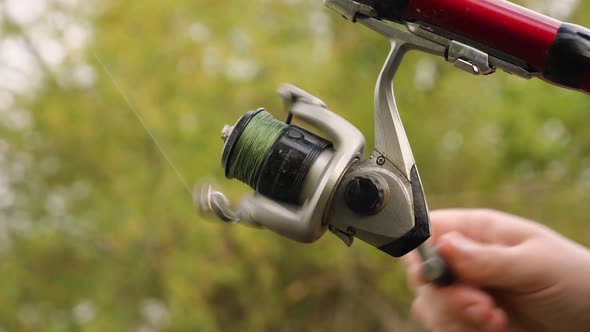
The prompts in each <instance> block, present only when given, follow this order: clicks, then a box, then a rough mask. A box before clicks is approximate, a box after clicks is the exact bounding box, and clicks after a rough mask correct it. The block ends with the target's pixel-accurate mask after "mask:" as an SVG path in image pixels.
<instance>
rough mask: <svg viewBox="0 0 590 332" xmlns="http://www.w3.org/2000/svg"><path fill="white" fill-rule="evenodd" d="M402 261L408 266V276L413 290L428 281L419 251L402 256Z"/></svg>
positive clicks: (409, 284) (409, 285)
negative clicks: (425, 277)
mask: <svg viewBox="0 0 590 332" xmlns="http://www.w3.org/2000/svg"><path fill="white" fill-rule="evenodd" d="M402 262H403V264H404V267H405V268H406V272H407V276H408V287H410V289H412V290H416V289H417V288H418V287H420V286H422V285H425V284H426V283H427V281H426V280H424V273H423V265H422V258H421V257H420V255H419V254H418V253H417V252H410V253H409V254H407V255H405V256H404V257H402Z"/></svg>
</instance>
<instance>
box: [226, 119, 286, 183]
mask: <svg viewBox="0 0 590 332" xmlns="http://www.w3.org/2000/svg"><path fill="white" fill-rule="evenodd" d="M287 127H288V126H287V124H286V123H284V122H281V121H279V120H277V119H275V118H273V116H272V115H270V114H269V113H268V112H265V111H262V112H260V113H258V114H256V116H254V117H253V118H252V119H251V120H250V122H249V123H248V125H247V126H246V128H244V131H243V132H242V134H241V135H240V138H239V139H238V141H237V142H236V145H235V147H234V151H233V152H232V156H231V160H230V168H229V173H228V175H229V177H230V178H236V179H238V180H240V181H242V182H244V183H246V184H248V185H249V186H250V187H252V188H256V183H257V181H258V174H259V173H260V169H261V168H262V166H263V163H264V160H265V159H266V157H267V155H268V153H269V152H270V150H271V148H272V146H273V144H274V143H275V142H276V141H277V139H279V137H280V136H281V135H282V134H283V132H284V131H285V129H287Z"/></svg>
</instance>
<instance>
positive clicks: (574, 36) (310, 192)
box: [193, 0, 590, 286]
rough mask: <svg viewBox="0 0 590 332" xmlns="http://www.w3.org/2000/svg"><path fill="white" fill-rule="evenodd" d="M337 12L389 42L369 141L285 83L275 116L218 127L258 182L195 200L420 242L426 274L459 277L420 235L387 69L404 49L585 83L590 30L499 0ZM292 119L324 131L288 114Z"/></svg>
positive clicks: (578, 85)
mask: <svg viewBox="0 0 590 332" xmlns="http://www.w3.org/2000/svg"><path fill="white" fill-rule="evenodd" d="M324 4H325V5H326V6H327V7H328V8H330V9H332V10H334V11H336V12H337V13H339V14H340V15H342V16H343V17H344V18H346V19H348V20H350V21H352V22H358V23H360V24H362V25H364V26H366V27H368V28H370V29H371V30H374V31H376V32H378V33H379V34H381V35H383V36H384V37H385V38H387V39H388V40H389V41H390V43H391V51H390V53H389V56H388V57H387V59H386V61H385V64H384V66H383V69H382V70H381V73H380V75H379V77H378V80H377V85H376V89H375V100H374V118H375V119H374V121H375V127H374V135H375V145H374V148H373V151H372V153H371V154H370V156H369V158H368V159H363V151H364V149H365V138H364V136H363V134H362V133H361V132H360V131H359V130H358V129H357V128H356V127H355V126H354V125H352V124H351V123H349V122H348V121H346V120H345V119H344V118H342V117H340V116H339V115H337V114H336V113H334V112H332V111H330V110H328V108H327V106H326V104H325V103H324V102H322V101H321V100H320V99H319V98H317V97H315V96H313V95H311V94H309V93H307V92H305V91H303V90H301V89H299V88H297V87H295V86H292V85H288V84H285V85H282V86H281V87H280V88H279V91H278V92H279V95H280V96H281V98H282V99H283V100H284V102H285V104H286V105H287V109H288V116H287V119H286V120H285V121H284V122H283V121H280V120H277V119H275V118H273V117H272V116H271V115H270V114H269V113H267V112H266V111H265V110H264V109H258V110H256V111H250V112H247V113H246V114H245V115H244V116H242V117H241V118H240V119H239V120H238V122H237V123H236V124H235V125H233V126H229V125H226V126H225V127H224V128H223V130H222V133H223V134H222V138H223V140H224V147H223V151H222V158H221V159H222V166H223V169H224V171H225V176H226V177H227V178H228V179H233V178H235V179H238V180H240V181H242V182H244V183H246V184H248V185H249V186H250V187H251V188H253V189H254V190H255V193H254V194H252V195H248V196H246V197H244V198H243V199H242V201H241V203H240V205H239V207H238V208H237V210H234V209H232V208H231V205H230V202H229V200H228V199H227V197H226V196H225V195H224V194H223V193H222V192H221V191H220V190H219V189H218V188H217V187H216V186H214V185H212V184H209V183H206V184H203V185H200V186H198V187H197V188H196V189H195V191H194V192H193V200H194V203H195V205H196V207H197V208H198V210H199V211H200V212H202V213H205V214H213V215H214V216H216V217H217V218H219V219H220V220H222V221H225V222H229V223H237V222H241V223H244V224H247V225H250V226H254V227H260V228H266V229H269V230H271V231H273V232H275V233H278V234H280V235H282V236H285V237H287V238H289V239H292V240H295V241H298V242H302V243H311V242H315V241H316V240H318V239H319V238H320V237H322V235H323V234H324V233H325V232H326V231H327V230H329V231H330V232H332V233H333V234H335V235H336V236H337V237H338V238H340V239H341V240H342V241H343V242H344V243H345V244H347V245H348V246H350V245H352V243H353V240H354V238H357V239H360V240H362V241H364V242H366V243H368V244H370V245H372V246H374V247H376V248H378V249H380V250H381V251H383V252H385V253H387V254H389V255H391V256H394V257H401V256H404V255H406V254H408V253H409V252H411V251H413V250H417V251H418V253H419V254H420V255H421V257H422V259H423V262H424V263H423V267H424V269H423V272H424V277H425V279H426V280H429V281H432V282H434V283H436V284H438V285H443V286H444V285H449V284H451V283H453V282H454V280H455V278H454V276H453V273H452V271H451V270H450V269H449V267H448V266H447V264H446V263H445V261H444V259H443V258H442V257H441V256H439V255H438V253H437V251H436V250H435V249H434V248H432V247H430V246H429V245H427V244H426V243H425V241H426V240H427V239H428V238H429V237H430V235H431V229H430V227H431V225H430V219H429V214H428V206H427V203H426V199H425V195H424V189H423V186H422V182H421V180H420V176H419V173H418V168H417V166H416V162H415V160H414V157H413V154H412V149H411V147H410V144H409V141H408V137H407V136H406V133H405V129H404V126H403V124H402V121H401V117H400V114H399V112H398V108H397V105H396V103H395V97H394V89H393V80H394V78H395V75H396V73H397V71H398V68H399V66H400V64H401V62H402V59H403V57H404V55H405V54H406V53H407V52H408V51H410V50H417V51H421V52H425V53H429V54H433V55H437V56H440V57H442V58H443V59H445V60H446V61H449V62H451V63H453V64H454V65H455V66H456V67H457V68H459V69H462V70H465V71H467V72H468V73H470V74H473V75H489V74H492V73H494V72H495V71H496V70H497V69H502V70H504V71H506V72H508V73H510V74H513V75H517V76H520V77H523V78H527V79H528V78H533V77H538V78H540V79H543V80H545V81H547V82H550V83H553V84H556V85H559V86H563V87H567V88H571V89H576V90H579V91H584V92H590V31H589V30H587V29H585V28H583V27H580V26H576V25H573V24H569V23H562V22H559V21H557V20H555V19H552V18H549V17H546V16H543V15H541V14H538V13H535V12H533V11H530V10H528V9H525V8H523V7H520V6H517V5H515V4H513V3H510V2H507V1H502V0H453V1H448V0H359V1H353V0H325V1H324ZM294 119H297V120H300V121H302V122H303V123H304V124H306V125H310V126H313V127H315V128H317V129H318V130H319V132H320V135H318V134H314V133H312V132H310V131H309V130H307V129H305V128H304V127H301V126H297V125H294V124H293V123H292V121H293V120H294Z"/></svg>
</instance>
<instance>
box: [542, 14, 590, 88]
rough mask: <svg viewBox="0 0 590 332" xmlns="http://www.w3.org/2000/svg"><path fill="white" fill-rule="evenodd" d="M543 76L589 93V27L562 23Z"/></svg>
mask: <svg viewBox="0 0 590 332" xmlns="http://www.w3.org/2000/svg"><path fill="white" fill-rule="evenodd" d="M543 78H544V79H545V80H547V81H549V82H551V83H554V84H557V85H560V86H565V87H568V88H572V89H576V90H580V91H584V92H587V93H590V29H587V28H585V27H582V26H579V25H575V24H571V23H563V24H562V25H561V27H560V28H559V31H558V32H557V35H556V37H555V40H554V42H553V44H552V45H551V48H550V49H549V51H548V52H547V57H546V60H545V68H544V72H543Z"/></svg>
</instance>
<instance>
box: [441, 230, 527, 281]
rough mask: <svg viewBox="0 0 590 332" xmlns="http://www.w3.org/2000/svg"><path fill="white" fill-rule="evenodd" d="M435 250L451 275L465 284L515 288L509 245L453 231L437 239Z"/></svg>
mask: <svg viewBox="0 0 590 332" xmlns="http://www.w3.org/2000/svg"><path fill="white" fill-rule="evenodd" d="M437 242H438V246H439V252H440V253H441V255H442V256H443V257H444V258H445V260H446V261H447V263H448V264H449V266H450V268H451V270H452V271H453V273H454V274H455V276H456V277H457V278H458V279H459V280H461V281H463V282H466V283H469V284H472V285H476V286H481V287H493V288H506V287H515V286H517V285H514V282H515V281H516V280H518V279H520V278H518V271H516V269H518V264H514V263H515V260H514V257H513V256H514V254H513V251H512V250H510V247H506V246H501V245H496V244H487V243H480V242H476V241H473V240H471V239H469V238H466V237H465V236H463V235H461V234H460V233H457V232H451V233H447V234H445V235H443V236H441V237H440V238H439V239H438V241H437Z"/></svg>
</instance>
